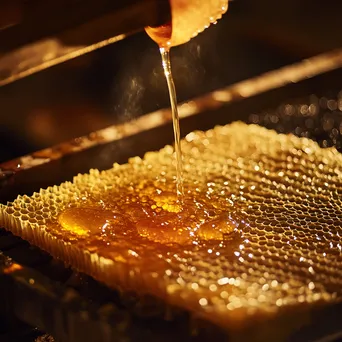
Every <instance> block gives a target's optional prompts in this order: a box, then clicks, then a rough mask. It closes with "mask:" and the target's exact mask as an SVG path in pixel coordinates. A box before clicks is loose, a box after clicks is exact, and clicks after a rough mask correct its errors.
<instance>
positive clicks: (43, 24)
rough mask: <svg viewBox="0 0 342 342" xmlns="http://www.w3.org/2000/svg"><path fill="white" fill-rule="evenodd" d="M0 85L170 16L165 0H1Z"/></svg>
mask: <svg viewBox="0 0 342 342" xmlns="http://www.w3.org/2000/svg"><path fill="white" fill-rule="evenodd" d="M0 6H2V7H0V41H1V46H0V86H2V85H5V84H8V83H11V82H13V81H15V80H18V79H20V78H22V77H25V76H28V75H30V74H32V73H35V72H37V71H40V70H43V69H45V68H48V67H51V66H53V65H55V64H58V63H61V62H64V61H66V60H69V59H72V58H75V57H77V56H80V55H82V54H85V53H88V52H91V51H93V50H95V49H98V48H100V47H103V46H106V45H108V44H111V43H113V42H116V41H118V40H120V39H123V38H124V37H125V35H126V34H130V33H132V32H135V31H137V30H142V29H143V28H144V27H146V26H157V25H160V24H163V23H165V22H166V21H168V20H169V16H170V10H169V3H168V1H167V0H147V1H141V0H125V1H108V0H100V1H90V0H84V1H70V2H68V1H67V2H65V1H48V2H46V1H40V0H38V1H37V0H36V1H23V0H22V1H20V0H16V1H15V2H13V3H8V2H7V1H5V2H3V3H0Z"/></svg>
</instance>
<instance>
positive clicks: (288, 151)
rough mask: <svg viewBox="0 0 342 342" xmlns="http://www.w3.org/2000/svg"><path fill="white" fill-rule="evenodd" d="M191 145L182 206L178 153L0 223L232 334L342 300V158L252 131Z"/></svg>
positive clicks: (96, 180)
mask: <svg viewBox="0 0 342 342" xmlns="http://www.w3.org/2000/svg"><path fill="white" fill-rule="evenodd" d="M181 144H182V151H183V160H184V163H183V175H184V201H183V203H181V205H180V203H179V202H178V201H177V196H176V170H175V168H174V167H172V165H173V162H174V149H173V148H172V147H171V146H167V147H165V148H164V149H162V150H161V151H159V152H150V153H147V154H146V155H145V157H144V158H143V159H140V158H133V159H131V160H130V161H129V162H128V163H127V164H125V165H117V164H116V165H114V166H113V168H112V169H110V170H107V171H103V172H100V171H98V170H91V171H90V173H89V174H86V175H78V176H77V177H75V178H74V180H73V182H72V183H70V182H67V183H63V184H62V185H60V186H58V187H51V188H48V189H46V190H41V191H40V192H39V193H36V194H34V195H33V196H32V197H28V196H20V197H18V199H16V200H15V201H14V202H13V203H9V204H8V205H7V206H1V209H0V223H1V224H2V225H3V226H4V227H5V228H7V229H9V230H11V231H12V232H13V233H14V234H16V235H19V236H21V237H23V238H24V239H27V240H28V241H29V242H31V243H33V244H35V245H37V246H39V247H41V248H42V249H44V250H46V251H48V252H49V253H51V254H52V255H53V256H55V257H59V258H61V259H62V260H64V261H65V262H66V263H67V264H70V265H72V266H73V267H74V268H76V269H78V270H80V271H82V272H85V273H87V274H89V275H91V276H93V277H94V278H95V279H97V280H98V281H101V282H104V283H105V284H107V285H108V286H110V287H113V288H118V287H120V288H121V289H125V290H133V291H135V292H136V293H137V294H139V295H143V294H152V295H154V296H156V297H159V298H161V299H163V300H164V301H165V302H166V303H167V304H170V305H176V306H180V307H182V308H184V309H186V310H189V311H191V312H194V313H196V314H197V315H200V316H201V317H204V318H206V319H208V320H211V321H213V322H215V323H216V324H219V325H221V326H222V327H224V328H227V329H237V328H238V327H243V326H245V325H248V322H249V321H250V319H253V320H255V319H258V320H259V321H261V320H263V319H269V317H274V316H275V315H277V314H278V313H284V312H286V311H288V312H291V310H294V309H296V308H301V310H304V309H306V308H309V307H313V306H315V305H322V304H330V303H334V302H337V301H340V300H341V299H342V291H341V289H342V276H341V269H342V250H341V245H342V238H341V236H342V225H341V222H342V210H341V208H342V200H341V199H342V196H341V194H342V174H341V172H342V171H341V170H342V156H341V154H339V153H338V152H337V151H336V150H335V149H321V148H320V147H319V146H318V145H317V144H316V143H314V142H313V141H310V140H308V139H304V138H297V137H295V136H292V135H281V134H277V133H276V132H273V131H269V130H267V129H265V128H261V127H259V126H256V125H246V124H243V123H234V124H231V125H227V126H224V127H216V128H215V129H213V130H209V131H207V132H193V133H190V134H188V135H187V137H186V139H184V140H182V142H181ZM304 304H305V305H304ZM303 317H304V316H303ZM297 323H298V324H300V322H296V324H297Z"/></svg>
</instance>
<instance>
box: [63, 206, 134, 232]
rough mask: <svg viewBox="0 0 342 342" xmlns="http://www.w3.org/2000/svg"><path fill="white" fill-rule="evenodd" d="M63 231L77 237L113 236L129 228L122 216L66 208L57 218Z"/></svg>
mask: <svg viewBox="0 0 342 342" xmlns="http://www.w3.org/2000/svg"><path fill="white" fill-rule="evenodd" d="M58 223H59V224H60V225H61V226H62V228H63V229H65V230H68V231H70V232H73V233H75V234H77V235H81V236H82V235H88V234H99V235H100V234H108V233H110V234H113V233H114V231H122V230H125V229H127V227H128V226H130V222H129V220H127V219H126V218H125V217H124V216H123V215H121V214H118V213H114V212H112V211H110V210H104V209H101V208H68V209H66V210H65V211H64V212H62V213H61V214H60V215H59V217H58Z"/></svg>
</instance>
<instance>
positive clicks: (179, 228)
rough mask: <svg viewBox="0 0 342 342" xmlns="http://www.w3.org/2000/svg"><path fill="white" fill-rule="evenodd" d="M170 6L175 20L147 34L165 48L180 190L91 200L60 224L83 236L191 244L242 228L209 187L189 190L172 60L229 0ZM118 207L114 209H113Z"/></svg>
mask: <svg viewBox="0 0 342 342" xmlns="http://www.w3.org/2000/svg"><path fill="white" fill-rule="evenodd" d="M170 5H171V17H172V19H171V22H169V23H167V24H166V25H163V26H160V27H148V28H146V32H147V34H148V35H149V36H150V37H151V38H152V39H153V40H154V41H155V42H156V43H157V44H158V46H159V49H160V53H161V57H162V65H163V70H164V74H165V78H166V81H167V85H168V90H169V96H170V103H171V110H172V121H173V130H174V138H175V157H176V192H173V189H169V188H168V187H166V188H165V189H156V188H155V187H153V186H152V187H151V189H152V192H151V190H150V187H147V188H146V189H145V187H144V186H142V187H141V186H137V187H136V188H134V189H133V190H132V191H133V193H134V194H135V195H132V191H131V192H130V191H127V189H125V190H123V196H120V198H119V199H116V200H115V201H113V200H112V199H108V198H107V200H105V199H101V201H102V203H106V205H105V208H99V207H98V206H97V205H96V203H87V205H86V207H85V208H83V209H82V208H81V209H79V208H78V209H68V210H66V211H65V212H63V213H62V214H61V215H60V217H59V224H60V225H61V226H62V227H63V228H64V229H66V230H70V231H74V232H78V233H79V235H81V236H82V235H84V234H87V231H93V232H94V231H95V232H98V233H101V234H103V233H104V234H108V232H110V234H114V235H117V234H120V232H117V230H118V227H119V230H120V231H121V233H122V232H124V231H127V232H128V231H130V230H131V228H132V227H135V228H134V229H133V231H134V234H135V233H136V232H137V233H138V234H139V235H140V236H141V237H144V238H148V239H149V240H152V241H154V242H158V243H178V244H189V243H190V244H191V243H196V241H197V240H198V239H204V240H223V239H224V236H226V235H227V234H230V233H231V232H233V231H234V230H235V228H236V222H235V221H234V220H233V219H231V218H230V217H229V216H228V215H227V214H226V213H225V212H224V211H222V210H217V209H215V208H214V207H212V204H211V203H210V200H208V198H207V197H206V196H205V191H204V193H203V194H198V193H196V191H194V189H193V187H190V189H189V188H188V189H187V194H185V190H184V189H185V188H184V184H183V183H184V180H183V160H182V149H181V141H180V139H181V133H180V125H179V115H178V108H177V96H176V88H175V84H174V81H173V77H172V70H171V62H170V49H171V47H174V46H177V45H180V44H184V43H186V42H188V41H189V40H190V39H191V38H193V37H195V36H196V35H197V34H198V33H200V32H202V31H203V30H204V29H205V28H207V27H209V26H210V24H212V23H215V22H216V21H217V20H218V19H219V18H221V16H222V15H223V14H224V13H225V12H226V11H227V9H228V0H211V1H208V0H193V1H188V0H170ZM140 187H141V189H140V190H139V188H140ZM156 191H157V193H156ZM147 203H148V205H146V204H147ZM113 205H114V206H115V208H114V209H108V207H109V208H110V207H111V206H113ZM95 213H96V214H95ZM122 213H125V217H122ZM118 222H119V223H120V224H118ZM88 226H89V227H88ZM113 232H114V233H113Z"/></svg>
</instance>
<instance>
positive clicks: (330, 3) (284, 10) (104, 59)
mask: <svg viewBox="0 0 342 342" xmlns="http://www.w3.org/2000/svg"><path fill="white" fill-rule="evenodd" d="M341 14H342V2H340V1H337V0H325V1H319V0H286V1H285V0H284V1H276V0H234V1H232V2H231V3H230V8H229V11H228V13H227V14H226V15H225V16H224V19H222V20H221V21H219V23H218V24H217V25H216V26H213V27H211V28H210V29H208V30H206V31H205V32H204V33H203V34H201V35H200V36H198V37H197V38H196V39H194V40H192V41H191V42H190V43H188V44H186V45H184V46H180V47H177V48H174V49H173V51H172V64H173V72H174V78H175V82H176V86H177V91H178V97H179V100H180V101H184V100H187V99H190V98H192V97H194V96H197V95H200V94H203V93H206V92H208V91H211V90H213V89H217V88H220V87H223V86H227V85H229V84H232V83H235V82H237V81H239V80H243V79H246V78H249V77H252V76H255V75H258V74H261V73H263V72H265V71H268V70H272V69H276V68H278V67H280V66H283V65H286V64H289V63H293V62H295V61H298V60H301V59H303V58H306V57H309V56H313V55H316V54H318V53H321V52H324V51H329V50H332V49H335V48H339V47H340V46H342V35H341V28H342V25H341ZM168 105H169V102H168V94H167V89H166V83H165V81H164V78H163V74H162V71H161V62H160V56H159V52H158V49H157V46H156V45H155V44H154V43H153V42H152V41H151V40H150V39H149V38H148V37H147V35H146V34H145V33H144V32H141V33H139V34H136V35H134V36H130V37H128V38H127V39H125V40H124V41H121V42H119V43H116V44H114V45H112V46H108V47H106V48H103V49H101V50H99V51H96V52H93V53H91V54H89V55H85V56H83V57H80V58H77V59H75V60H72V61H69V62H66V63H64V64H61V65H58V66H56V67H53V68H51V69H49V70H47V71H44V72H42V73H39V74H36V75H33V76H30V77H28V78H27V79H23V80H20V81H18V82H16V83H13V84H11V85H7V86H4V87H2V88H0V106H1V110H0V162H1V161H5V160H8V159H12V158H14V157H17V156H20V155H23V154H26V153H29V152H32V151H34V150H38V149H42V148H44V147H48V146H51V145H54V144H57V143H59V142H62V141H64V140H68V139H71V138H74V137H77V136H80V135H84V134H87V133H89V132H91V131H94V130H97V129H100V128H104V127H106V126H108V125H110V124H113V123H116V122H120V121H124V120H129V119H132V118H134V117H136V116H139V115H142V114H144V113H147V112H150V111H154V110H156V109H158V108H162V107H167V106H168Z"/></svg>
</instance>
